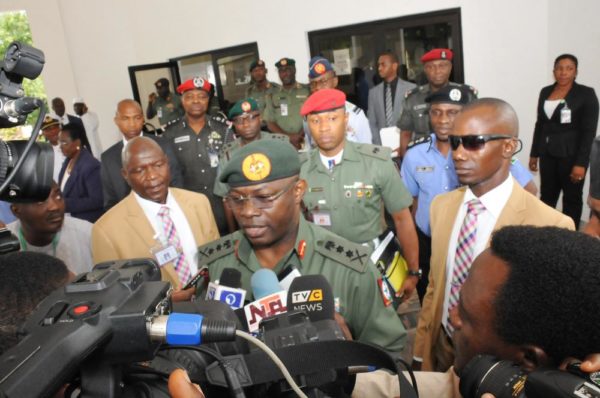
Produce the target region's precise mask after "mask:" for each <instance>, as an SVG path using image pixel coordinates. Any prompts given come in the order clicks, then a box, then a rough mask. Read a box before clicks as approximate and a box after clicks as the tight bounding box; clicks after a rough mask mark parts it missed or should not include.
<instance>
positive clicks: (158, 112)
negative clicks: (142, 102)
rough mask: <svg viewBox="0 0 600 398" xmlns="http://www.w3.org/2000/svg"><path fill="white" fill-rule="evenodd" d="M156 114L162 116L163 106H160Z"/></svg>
mask: <svg viewBox="0 0 600 398" xmlns="http://www.w3.org/2000/svg"><path fill="white" fill-rule="evenodd" d="M156 115H157V116H158V118H159V119H160V118H161V117H162V106H161V107H160V108H158V110H157V111H156Z"/></svg>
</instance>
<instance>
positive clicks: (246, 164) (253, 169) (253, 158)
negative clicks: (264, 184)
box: [242, 153, 271, 181]
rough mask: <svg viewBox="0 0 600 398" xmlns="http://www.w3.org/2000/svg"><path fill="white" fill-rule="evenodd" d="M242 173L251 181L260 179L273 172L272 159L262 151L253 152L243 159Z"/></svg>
mask: <svg viewBox="0 0 600 398" xmlns="http://www.w3.org/2000/svg"><path fill="white" fill-rule="evenodd" d="M242 173H243V174H244V177H246V178H247V179H248V180H250V181H260V180H262V179H264V178H267V177H268V176H269V174H271V161H270V160H269V158H268V157H266V156H265V155H264V154H262V153H253V154H250V155H248V156H246V158H245V159H244V160H243V162H242Z"/></svg>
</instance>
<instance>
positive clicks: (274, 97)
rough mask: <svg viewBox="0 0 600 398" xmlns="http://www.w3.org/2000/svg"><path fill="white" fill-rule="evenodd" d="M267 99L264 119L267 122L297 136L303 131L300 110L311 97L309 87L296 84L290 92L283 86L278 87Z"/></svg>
mask: <svg viewBox="0 0 600 398" xmlns="http://www.w3.org/2000/svg"><path fill="white" fill-rule="evenodd" d="M273 91H274V92H273V93H272V94H271V95H268V96H267V97H266V107H265V111H264V113H263V118H264V119H265V120H266V121H267V122H272V123H277V125H278V126H279V127H281V128H282V129H283V130H284V131H286V132H288V133H292V134H295V133H297V132H299V131H301V130H302V116H300V108H302V104H304V101H306V98H308V96H309V95H310V90H309V88H308V86H305V85H304V84H300V83H296V84H295V85H294V87H292V88H291V89H290V90H286V89H285V88H283V86H279V87H276V88H275V89H274V90H273Z"/></svg>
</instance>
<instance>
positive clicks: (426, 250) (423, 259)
mask: <svg viewBox="0 0 600 398" xmlns="http://www.w3.org/2000/svg"><path fill="white" fill-rule="evenodd" d="M417 237H418V238H419V268H421V269H422V270H423V276H422V277H421V280H420V281H419V283H417V293H418V294H419V301H421V304H423V297H425V292H426V291H427V285H428V284H429V260H430V259H431V237H429V236H427V235H425V234H424V233H423V232H422V231H421V230H420V229H419V228H418V227H417Z"/></svg>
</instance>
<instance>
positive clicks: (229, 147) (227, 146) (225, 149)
mask: <svg viewBox="0 0 600 398" xmlns="http://www.w3.org/2000/svg"><path fill="white" fill-rule="evenodd" d="M236 146H237V140H233V141H231V142H228V143H227V144H223V146H222V147H221V150H220V151H219V156H221V157H223V156H225V155H227V153H228V152H231V151H232V150H234V149H235V147H236ZM227 160H229V156H227Z"/></svg>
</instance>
